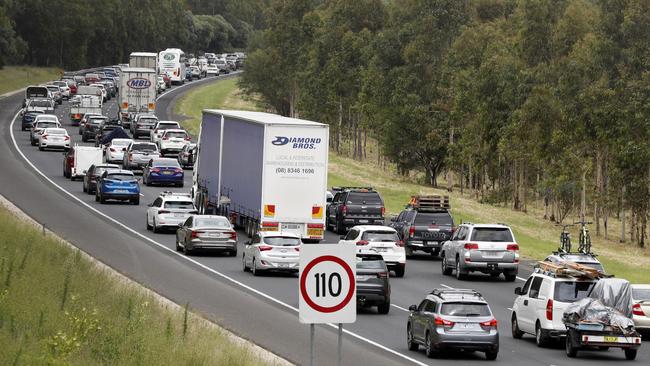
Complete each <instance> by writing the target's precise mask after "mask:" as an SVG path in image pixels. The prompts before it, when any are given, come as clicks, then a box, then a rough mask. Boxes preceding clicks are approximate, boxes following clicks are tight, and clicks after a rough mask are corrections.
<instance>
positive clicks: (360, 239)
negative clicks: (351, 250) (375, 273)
mask: <svg viewBox="0 0 650 366" xmlns="http://www.w3.org/2000/svg"><path fill="white" fill-rule="evenodd" d="M349 243H352V244H355V245H356V246H357V254H380V255H381V256H382V257H383V258H384V262H386V266H388V269H389V270H393V271H395V276H397V277H404V272H405V271H406V252H405V251H404V242H403V241H401V240H400V238H399V236H398V235H397V231H396V230H395V229H393V228H392V227H388V226H377V225H359V226H354V227H353V228H351V229H350V231H348V233H347V235H345V236H344V237H342V238H341V240H340V241H339V244H349Z"/></svg>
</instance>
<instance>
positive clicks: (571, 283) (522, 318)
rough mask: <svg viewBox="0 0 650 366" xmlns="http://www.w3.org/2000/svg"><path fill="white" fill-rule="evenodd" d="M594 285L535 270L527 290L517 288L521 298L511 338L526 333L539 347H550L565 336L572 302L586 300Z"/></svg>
mask: <svg viewBox="0 0 650 366" xmlns="http://www.w3.org/2000/svg"><path fill="white" fill-rule="evenodd" d="M594 283H596V280H590V279H581V278H576V277H558V276H556V275H555V274H553V273H549V272H544V271H543V270H542V269H540V268H536V269H535V272H533V274H531V276H530V277H528V280H527V281H526V283H525V284H524V287H517V288H516V289H515V294H516V295H518V296H517V298H516V299H515V303H514V305H512V318H511V325H512V336H513V337H514V338H517V339H519V338H521V337H523V335H524V334H531V335H534V336H535V342H536V343H537V345H538V346H539V347H544V346H546V345H548V344H549V343H550V340H551V339H553V338H559V337H563V336H566V327H565V326H564V322H563V321H562V316H563V314H564V310H565V309H566V307H567V306H569V304H571V303H572V302H574V301H578V300H581V299H583V298H585V297H587V295H588V294H589V292H590V291H591V288H592V287H593V286H594Z"/></svg>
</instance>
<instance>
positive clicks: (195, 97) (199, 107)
mask: <svg viewBox="0 0 650 366" xmlns="http://www.w3.org/2000/svg"><path fill="white" fill-rule="evenodd" d="M238 81H239V77H233V78H228V79H223V80H219V81H216V82H214V83H210V84H208V85H205V86H201V87H198V88H195V89H192V90H191V91H189V92H188V93H187V94H185V95H184V96H183V97H181V98H180V100H179V101H178V102H177V103H176V106H174V112H175V113H176V114H178V115H182V116H186V117H188V119H186V120H184V121H182V122H181V125H182V126H183V128H185V129H187V131H188V132H189V133H190V134H192V135H193V136H198V134H199V127H200V125H201V112H202V111H203V110H204V109H206V108H213V109H238V110H249V111H255V110H260V107H259V106H258V105H257V103H256V101H255V100H252V99H250V98H247V97H245V96H244V95H243V94H242V93H241V90H240V89H239V87H238V86H237V83H238Z"/></svg>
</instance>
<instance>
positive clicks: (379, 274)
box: [377, 272, 388, 278]
mask: <svg viewBox="0 0 650 366" xmlns="http://www.w3.org/2000/svg"><path fill="white" fill-rule="evenodd" d="M377 278H388V272H379V273H377Z"/></svg>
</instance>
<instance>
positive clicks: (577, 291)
mask: <svg viewBox="0 0 650 366" xmlns="http://www.w3.org/2000/svg"><path fill="white" fill-rule="evenodd" d="M594 284H595V282H578V281H556V282H555V294H554V299H555V301H561V302H574V301H577V300H581V299H584V298H585V297H587V295H589V292H590V291H591V288H592V287H594Z"/></svg>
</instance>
